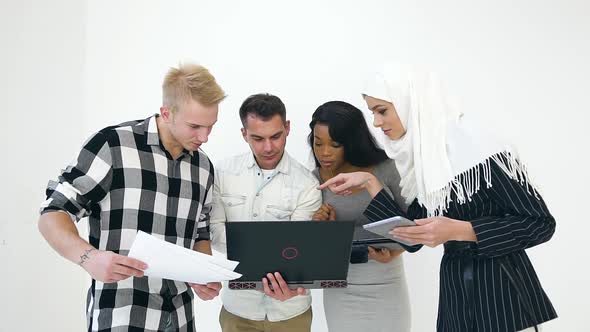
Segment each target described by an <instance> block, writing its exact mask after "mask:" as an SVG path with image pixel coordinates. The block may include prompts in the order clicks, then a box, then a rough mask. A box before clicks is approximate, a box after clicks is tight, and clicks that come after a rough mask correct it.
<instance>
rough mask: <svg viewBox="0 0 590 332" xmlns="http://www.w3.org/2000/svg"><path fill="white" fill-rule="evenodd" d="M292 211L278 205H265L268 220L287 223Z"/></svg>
mask: <svg viewBox="0 0 590 332" xmlns="http://www.w3.org/2000/svg"><path fill="white" fill-rule="evenodd" d="M292 214H293V209H291V208H289V207H286V206H280V205H267V206H266V218H267V219H268V220H277V221H288V220H291V215H292Z"/></svg>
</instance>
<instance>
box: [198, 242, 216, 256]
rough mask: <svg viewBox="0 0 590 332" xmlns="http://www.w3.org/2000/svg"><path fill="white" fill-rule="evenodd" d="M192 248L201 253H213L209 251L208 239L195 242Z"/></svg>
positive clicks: (209, 243)
mask: <svg viewBox="0 0 590 332" xmlns="http://www.w3.org/2000/svg"><path fill="white" fill-rule="evenodd" d="M193 250H194V251H198V252H202V253H203V254H207V255H213V252H212V251H211V241H209V240H201V241H197V242H195V245H193Z"/></svg>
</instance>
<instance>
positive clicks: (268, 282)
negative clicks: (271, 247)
mask: <svg viewBox="0 0 590 332" xmlns="http://www.w3.org/2000/svg"><path fill="white" fill-rule="evenodd" d="M262 287H263V289H264V293H265V294H266V295H268V296H270V297H272V298H273V299H276V300H279V301H287V300H288V299H290V298H292V297H295V296H297V295H305V293H306V291H305V288H302V287H299V288H297V289H290V288H289V285H287V283H286V282H285V279H283V277H282V276H281V274H280V273H278V272H275V273H274V274H272V273H267V274H266V278H262ZM271 287H272V289H271Z"/></svg>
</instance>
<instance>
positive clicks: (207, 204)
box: [195, 158, 215, 241]
mask: <svg viewBox="0 0 590 332" xmlns="http://www.w3.org/2000/svg"><path fill="white" fill-rule="evenodd" d="M207 159H209V158H207ZM208 162H209V176H208V178H207V186H206V187H205V188H206V189H205V190H206V194H205V201H204V202H203V208H202V209H201V213H200V214H199V221H198V223H197V237H196V239H195V241H201V240H210V239H211V232H210V220H211V209H212V207H213V183H214V181H215V176H214V174H215V170H214V168H213V164H212V163H211V160H208Z"/></svg>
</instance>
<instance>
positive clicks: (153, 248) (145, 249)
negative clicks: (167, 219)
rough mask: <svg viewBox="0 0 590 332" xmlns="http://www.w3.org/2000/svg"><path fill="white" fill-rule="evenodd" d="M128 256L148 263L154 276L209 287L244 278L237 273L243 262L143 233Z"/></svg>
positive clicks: (138, 235)
mask: <svg viewBox="0 0 590 332" xmlns="http://www.w3.org/2000/svg"><path fill="white" fill-rule="evenodd" d="M128 256H129V257H132V258H135V259H138V260H140V261H142V262H144V263H146V264H147V265H148V268H147V269H146V270H145V271H144V274H145V275H147V276H150V277H156V278H163V279H170V280H176V281H184V282H190V283H195V284H206V283H208V282H217V281H226V280H233V279H237V278H239V277H241V276H242V275H241V274H239V273H236V272H234V271H233V270H234V269H235V268H236V266H238V264H239V262H235V261H230V260H227V259H224V258H220V257H213V256H209V255H206V254H203V253H200V252H196V251H194V250H190V249H186V248H183V247H181V246H177V245H175V244H172V243H170V242H166V241H164V240H160V239H158V238H156V237H154V236H153V235H150V234H147V233H145V232H142V231H139V232H138V233H137V236H136V237H135V241H134V242H133V245H132V246H131V250H129V255H128Z"/></svg>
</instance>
